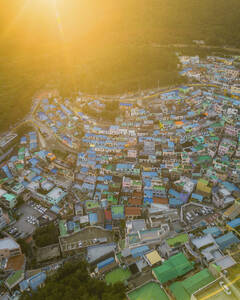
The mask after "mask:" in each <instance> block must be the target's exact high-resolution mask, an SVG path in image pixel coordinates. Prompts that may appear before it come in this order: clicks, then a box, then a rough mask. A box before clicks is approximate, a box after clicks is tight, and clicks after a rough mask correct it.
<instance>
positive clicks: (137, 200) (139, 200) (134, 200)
mask: <svg viewBox="0 0 240 300" xmlns="http://www.w3.org/2000/svg"><path fill="white" fill-rule="evenodd" d="M128 203H129V204H133V205H141V204H142V198H140V197H139V198H137V197H135V198H131V199H129V201H128Z"/></svg>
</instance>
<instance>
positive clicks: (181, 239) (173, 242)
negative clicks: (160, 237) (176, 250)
mask: <svg viewBox="0 0 240 300" xmlns="http://www.w3.org/2000/svg"><path fill="white" fill-rule="evenodd" d="M188 240H189V237H188V235H187V234H186V233H183V234H179V235H177V236H175V237H173V238H171V239H167V244H168V245H169V246H170V247H176V246H178V245H182V244H185V243H186V242H187V241H188Z"/></svg>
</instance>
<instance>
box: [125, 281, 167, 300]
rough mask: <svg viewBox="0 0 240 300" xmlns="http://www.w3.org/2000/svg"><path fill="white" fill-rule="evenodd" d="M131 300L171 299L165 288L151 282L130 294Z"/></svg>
mask: <svg viewBox="0 0 240 300" xmlns="http://www.w3.org/2000/svg"><path fill="white" fill-rule="evenodd" d="M128 297H129V299H130V300H169V298H168V296H167V295H166V293H165V292H164V290H163V289H162V288H161V287H160V286H159V284H157V283H156V282H149V283H147V284H145V285H143V286H142V287H140V288H138V289H136V290H135V291H133V292H130V293H129V294H128Z"/></svg>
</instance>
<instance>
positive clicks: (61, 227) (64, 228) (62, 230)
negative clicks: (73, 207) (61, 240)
mask: <svg viewBox="0 0 240 300" xmlns="http://www.w3.org/2000/svg"><path fill="white" fill-rule="evenodd" d="M65 224H66V223H65V221H63V220H60V221H59V224H58V225H59V231H60V235H61V236H64V235H67V226H65Z"/></svg>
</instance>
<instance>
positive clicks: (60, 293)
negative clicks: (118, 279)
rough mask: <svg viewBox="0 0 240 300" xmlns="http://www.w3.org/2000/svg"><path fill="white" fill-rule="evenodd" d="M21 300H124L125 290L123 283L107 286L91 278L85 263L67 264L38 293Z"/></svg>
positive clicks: (24, 296) (26, 293)
mask: <svg viewBox="0 0 240 300" xmlns="http://www.w3.org/2000/svg"><path fill="white" fill-rule="evenodd" d="M20 299H21V300H32V299H34V300H42V299H44V300H55V299H56V300H59V299H61V300H69V299H74V300H112V299H114V300H123V299H125V288H124V285H123V284H121V283H117V284H114V285H107V284H106V283H105V282H103V281H100V280H98V279H96V278H91V277H90V276H89V273H88V265H87V263H86V262H85V261H80V262H77V263H73V262H71V263H66V264H65V265H64V266H63V267H61V268H60V269H59V270H58V271H57V272H56V273H55V274H54V275H52V276H51V277H49V278H48V279H47V280H46V284H45V286H44V287H42V288H39V289H38V290H37V291H36V292H31V293H30V292H25V293H24V294H23V295H22V297H21V298H20Z"/></svg>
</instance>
